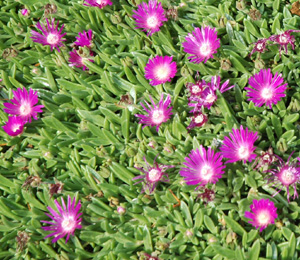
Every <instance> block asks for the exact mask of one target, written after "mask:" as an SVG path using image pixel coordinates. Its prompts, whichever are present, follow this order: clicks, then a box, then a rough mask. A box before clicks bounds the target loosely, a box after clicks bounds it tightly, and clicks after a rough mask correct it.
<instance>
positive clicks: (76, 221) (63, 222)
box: [41, 195, 82, 243]
mask: <svg viewBox="0 0 300 260" xmlns="http://www.w3.org/2000/svg"><path fill="white" fill-rule="evenodd" d="M54 203H55V205H56V208H57V209H58V212H56V211H55V210H54V209H52V208H51V207H47V209H48V210H49V211H50V213H51V214H52V215H50V214H47V213H46V215H47V216H48V217H50V218H51V219H52V221H44V220H41V222H43V223H47V224H50V226H47V227H42V229H44V230H46V231H49V230H50V231H53V232H52V233H50V234H49V235H47V236H46V237H45V238H47V237H52V236H53V237H54V238H53V240H52V243H55V242H56V241H57V240H58V239H60V238H63V237H64V236H65V235H67V238H66V243H67V242H68V240H69V237H70V235H72V236H73V235H74V232H75V230H76V229H77V228H79V229H81V225H80V223H81V220H82V219H81V218H79V217H80V216H81V215H82V213H78V211H79V210H80V208H81V202H80V201H79V202H78V204H77V205H76V204H75V197H74V199H73V201H72V202H71V197H70V196H69V195H68V206H67V207H66V204H65V202H64V200H63V198H61V203H62V206H63V208H62V207H61V205H60V204H59V203H58V202H57V200H54Z"/></svg>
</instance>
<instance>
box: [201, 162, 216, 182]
mask: <svg viewBox="0 0 300 260" xmlns="http://www.w3.org/2000/svg"><path fill="white" fill-rule="evenodd" d="M212 175H213V169H212V168H211V167H210V166H209V165H204V166H203V167H202V169H201V178H202V179H204V180H209V179H210V178H211V177H212Z"/></svg>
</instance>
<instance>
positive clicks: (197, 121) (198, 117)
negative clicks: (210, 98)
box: [187, 112, 208, 129]
mask: <svg viewBox="0 0 300 260" xmlns="http://www.w3.org/2000/svg"><path fill="white" fill-rule="evenodd" d="M207 120H208V119H207V116H206V115H205V114H203V113H201V112H198V113H194V114H193V117H192V121H191V123H190V124H189V126H188V127H187V129H192V128H195V127H201V126H203V125H205V123H206V122H207Z"/></svg>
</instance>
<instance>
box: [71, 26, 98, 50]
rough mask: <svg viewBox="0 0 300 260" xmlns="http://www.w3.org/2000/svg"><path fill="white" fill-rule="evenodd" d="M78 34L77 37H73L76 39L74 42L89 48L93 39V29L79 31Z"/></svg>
mask: <svg viewBox="0 0 300 260" xmlns="http://www.w3.org/2000/svg"><path fill="white" fill-rule="evenodd" d="M78 35H79V36H78V37H75V38H76V39H77V41H75V42H74V44H75V45H77V46H81V47H84V46H87V47H88V48H91V46H92V40H93V31H92V30H91V29H90V30H88V32H86V31H83V32H82V33H80V32H79V33H78Z"/></svg>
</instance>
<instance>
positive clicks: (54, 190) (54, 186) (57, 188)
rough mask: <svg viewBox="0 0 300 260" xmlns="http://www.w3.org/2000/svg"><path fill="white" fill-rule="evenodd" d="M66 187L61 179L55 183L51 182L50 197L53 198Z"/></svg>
mask: <svg viewBox="0 0 300 260" xmlns="http://www.w3.org/2000/svg"><path fill="white" fill-rule="evenodd" d="M63 187H64V184H63V183H62V182H60V181H55V183H51V184H49V194H50V198H52V196H53V195H54V194H59V193H61V192H62V190H63Z"/></svg>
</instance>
